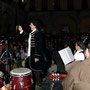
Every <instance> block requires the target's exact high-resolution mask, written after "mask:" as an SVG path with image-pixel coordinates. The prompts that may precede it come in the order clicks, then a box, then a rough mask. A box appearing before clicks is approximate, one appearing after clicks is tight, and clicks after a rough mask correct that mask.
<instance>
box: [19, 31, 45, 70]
mask: <svg viewBox="0 0 90 90" xmlns="http://www.w3.org/2000/svg"><path fill="white" fill-rule="evenodd" d="M20 36H22V37H23V38H24V39H25V38H29V33H26V32H25V31H24V32H23V33H22V34H21V35H20ZM44 51H45V43H43V37H42V34H41V32H40V31H39V30H36V31H35V32H33V33H31V56H30V58H29V66H30V68H31V69H32V70H42V69H43V66H44ZM34 58H38V59H39V61H38V62H36V63H35V62H34Z"/></svg>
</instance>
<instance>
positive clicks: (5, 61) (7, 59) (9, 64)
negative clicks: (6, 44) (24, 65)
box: [0, 50, 12, 84]
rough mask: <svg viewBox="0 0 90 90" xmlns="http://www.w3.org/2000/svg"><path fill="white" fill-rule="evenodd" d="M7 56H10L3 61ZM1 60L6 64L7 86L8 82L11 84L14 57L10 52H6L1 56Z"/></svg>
mask: <svg viewBox="0 0 90 90" xmlns="http://www.w3.org/2000/svg"><path fill="white" fill-rule="evenodd" d="M5 54H9V57H5V59H3V60H2V58H4V55H5ZM0 59H1V60H2V61H3V62H4V63H5V72H4V75H5V83H6V84H7V83H8V82H9V73H10V72H9V68H10V70H11V69H12V64H11V62H12V61H11V60H12V55H11V53H10V52H9V51H7V50H6V51H5V52H4V53H3V54H2V55H1V57H0Z"/></svg>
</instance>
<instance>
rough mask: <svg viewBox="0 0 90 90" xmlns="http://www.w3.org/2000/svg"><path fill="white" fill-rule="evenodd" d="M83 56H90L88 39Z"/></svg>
mask: <svg viewBox="0 0 90 90" xmlns="http://www.w3.org/2000/svg"><path fill="white" fill-rule="evenodd" d="M85 56H86V58H90V41H88V43H87V44H86V49H85Z"/></svg>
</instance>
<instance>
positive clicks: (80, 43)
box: [76, 40, 85, 49]
mask: <svg viewBox="0 0 90 90" xmlns="http://www.w3.org/2000/svg"><path fill="white" fill-rule="evenodd" d="M76 43H77V45H78V46H79V47H80V48H81V49H85V45H84V43H83V42H82V41H81V40H77V41H76Z"/></svg>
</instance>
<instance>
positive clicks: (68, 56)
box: [58, 47, 74, 65]
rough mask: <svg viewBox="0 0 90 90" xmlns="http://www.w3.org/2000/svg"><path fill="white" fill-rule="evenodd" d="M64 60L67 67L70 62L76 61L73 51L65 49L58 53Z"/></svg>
mask: <svg viewBox="0 0 90 90" xmlns="http://www.w3.org/2000/svg"><path fill="white" fill-rule="evenodd" d="M58 52H59V54H60V56H61V58H62V60H63V63H64V64H65V65H66V64H69V63H70V62H72V61H74V56H73V53H72V51H71V49H70V48H69V47H67V48H64V49H62V50H60V51H58Z"/></svg>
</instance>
